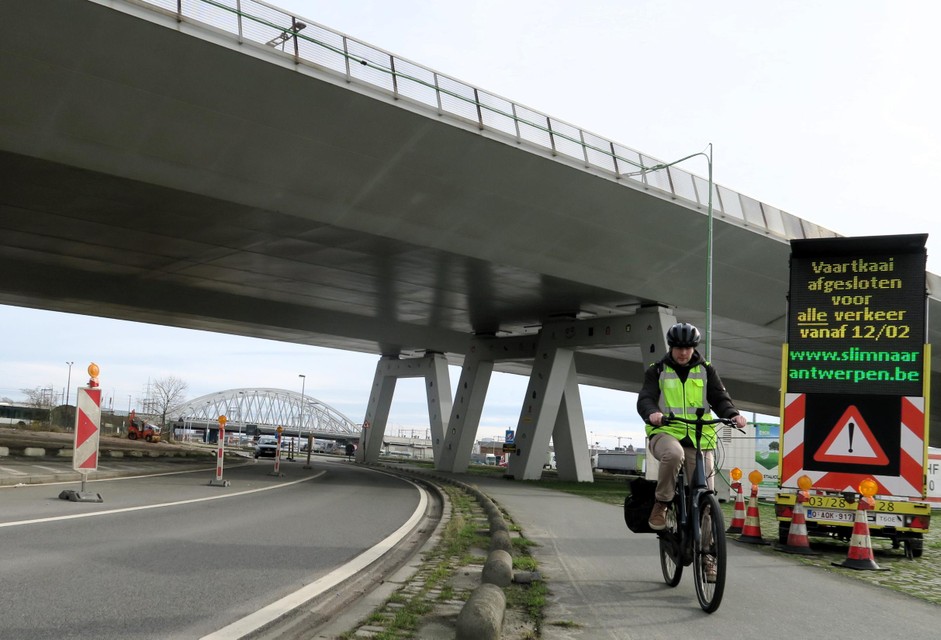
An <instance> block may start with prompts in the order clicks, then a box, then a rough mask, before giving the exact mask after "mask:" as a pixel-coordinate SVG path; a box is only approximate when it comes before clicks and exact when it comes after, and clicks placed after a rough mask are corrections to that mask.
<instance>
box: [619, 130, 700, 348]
mask: <svg viewBox="0 0 941 640" xmlns="http://www.w3.org/2000/svg"><path fill="white" fill-rule="evenodd" d="M697 156H702V157H704V158H705V159H706V162H707V163H708V164H709V180H708V182H709V186H708V189H709V198H708V200H707V203H706V208H707V215H706V220H707V222H706V324H705V326H704V328H705V331H703V336H704V338H705V342H706V347H705V350H704V351H705V354H704V355H705V357H706V361H707V362H708V361H709V360H711V359H712V217H713V212H712V192H713V191H714V190H715V187H714V186H713V183H712V143H711V142H710V143H709V144H708V146H707V147H706V150H705V151H699V152H697V153H691V154H689V155H688V156H686V157H684V158H680V159H679V160H674V161H673V162H665V163H660V164H655V165H653V166H652V167H641V168H640V170H639V171H636V172H634V173H632V174H628V175H640V174H645V173H651V172H653V171H660V170H661V169H667V168H669V167H672V166H673V165H675V164H679V163H681V162H685V161H686V160H689V159H690V158H695V157H697Z"/></svg>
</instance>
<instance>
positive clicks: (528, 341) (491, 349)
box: [435, 336, 536, 473]
mask: <svg viewBox="0 0 941 640" xmlns="http://www.w3.org/2000/svg"><path fill="white" fill-rule="evenodd" d="M535 350H536V337H535V336H521V337H509V338H497V337H492V336H478V337H475V338H473V340H472V341H471V343H470V345H469V346H468V349H467V355H466V356H465V357H464V366H463V367H462V368H461V377H460V380H458V384H457V391H456V392H455V394H454V405H453V408H452V410H451V416H450V418H448V424H447V430H446V433H445V437H444V443H443V447H442V448H441V456H440V457H439V458H436V459H435V467H436V468H437V470H438V471H446V472H450V473H463V472H465V471H467V465H468V464H469V463H470V457H471V453H472V452H473V450H474V441H475V440H476V438H477V428H478V427H479V426H480V415H481V412H482V411H483V407H484V400H485V399H486V397H487V390H488V388H489V386H490V378H491V374H492V373H493V367H494V363H496V362H499V361H501V360H520V359H523V360H530V359H532V357H533V354H535Z"/></svg>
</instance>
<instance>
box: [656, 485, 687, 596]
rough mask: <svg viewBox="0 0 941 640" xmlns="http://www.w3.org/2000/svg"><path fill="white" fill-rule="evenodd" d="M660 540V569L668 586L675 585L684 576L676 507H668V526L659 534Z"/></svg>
mask: <svg viewBox="0 0 941 640" xmlns="http://www.w3.org/2000/svg"><path fill="white" fill-rule="evenodd" d="M657 537H658V538H659V542H660V570H661V571H662V572H663V580H664V582H666V583H667V586H670V587H675V586H676V585H678V584H679V583H680V578H682V577H683V550H682V549H681V547H682V542H681V540H680V539H681V535H680V531H679V530H678V528H677V525H676V509H675V505H673V504H671V505H670V508H669V509H667V526H666V528H665V529H664V530H663V531H661V532H659V533H658V534H657Z"/></svg>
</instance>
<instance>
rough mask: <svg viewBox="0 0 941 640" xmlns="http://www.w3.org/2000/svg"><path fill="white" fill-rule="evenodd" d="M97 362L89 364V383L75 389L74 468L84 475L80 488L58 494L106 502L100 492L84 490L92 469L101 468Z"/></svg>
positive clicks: (75, 500) (63, 496) (66, 498)
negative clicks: (99, 461) (99, 456)
mask: <svg viewBox="0 0 941 640" xmlns="http://www.w3.org/2000/svg"><path fill="white" fill-rule="evenodd" d="M99 372H100V370H99V368H98V365H97V364H95V363H94V362H92V363H91V364H90V365H88V375H89V380H88V386H87V387H79V388H78V389H76V392H75V407H76V411H75V440H74V445H73V449H72V468H73V469H75V470H76V471H78V472H79V473H81V474H82V489H81V491H71V490H67V491H63V492H62V493H60V494H59V497H60V498H61V499H63V500H70V501H72V502H104V500H103V499H102V497H101V494H100V493H90V492H86V491H85V482H86V481H87V480H88V472H89V471H97V470H98V443H99V439H100V427H101V389H100V388H98V373H99Z"/></svg>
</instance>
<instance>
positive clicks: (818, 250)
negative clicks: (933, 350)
mask: <svg viewBox="0 0 941 640" xmlns="http://www.w3.org/2000/svg"><path fill="white" fill-rule="evenodd" d="M926 241H927V235H924V234H922V235H899V236H879V237H867V238H824V239H815V240H794V241H792V242H791V248H792V251H791V279H790V292H789V296H788V328H787V332H788V333H787V335H788V340H787V342H786V344H785V345H784V352H783V360H784V367H783V369H782V377H783V379H782V385H781V386H782V388H783V391H784V394H783V405H782V423H781V426H782V431H781V480H780V482H781V486H786V487H793V486H796V483H797V480H798V478H799V477H800V476H801V475H807V476H809V477H810V479H811V481H812V482H813V486H814V487H815V488H818V489H829V490H836V491H855V489H856V487H858V485H859V482H860V481H862V480H863V479H865V478H867V477H871V478H873V479H874V480H875V481H876V483H877V486H878V491H877V493H879V494H884V495H895V496H907V497H918V496H920V495H922V494H923V492H924V486H923V484H924V483H923V473H922V470H923V465H922V464H921V461H922V460H923V458H924V456H925V447H924V443H925V441H926V440H927V437H928V432H927V427H928V424H927V416H926V413H925V396H926V395H927V393H926V391H927V383H928V381H927V380H926V376H927V375H928V372H929V369H928V367H927V366H926V362H927V358H928V354H929V353H930V347H929V345H927V344H926V339H927V328H926V321H925V320H926V318H925V315H926V311H925V310H926V304H927V291H926V278H925V262H926V256H927V254H926V251H925V243H926Z"/></svg>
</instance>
